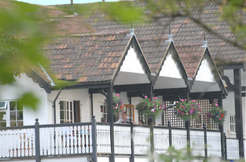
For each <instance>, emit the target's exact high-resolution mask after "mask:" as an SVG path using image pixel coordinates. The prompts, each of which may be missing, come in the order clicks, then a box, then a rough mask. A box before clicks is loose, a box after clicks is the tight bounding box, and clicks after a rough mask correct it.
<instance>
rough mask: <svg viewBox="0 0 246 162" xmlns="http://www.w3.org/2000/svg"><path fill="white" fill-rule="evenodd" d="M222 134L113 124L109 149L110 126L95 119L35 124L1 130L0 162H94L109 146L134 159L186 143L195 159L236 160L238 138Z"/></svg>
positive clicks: (180, 147) (179, 146) (104, 153)
mask: <svg viewBox="0 0 246 162" xmlns="http://www.w3.org/2000/svg"><path fill="white" fill-rule="evenodd" d="M187 130H189V133H187ZM151 131H153V139H152V140H153V141H151V138H150V134H151ZM222 134H223V131H208V130H206V128H205V127H204V129H203V130H202V129H200V130H196V129H183V128H182V129H179V128H172V127H171V126H170V125H169V127H159V126H158V127H155V126H138V125H133V124H131V125H123V124H117V125H116V124H115V125H114V133H113V137H114V139H113V140H114V145H113V146H112V145H111V141H112V139H110V137H111V136H110V125H108V124H101V123H96V122H95V119H94V118H93V120H92V122H91V123H75V124H56V125H54V124H50V125H39V124H38V122H36V124H35V125H34V126H25V127H21V128H6V129H1V130H0V160H6V159H10V160H11V159H19V158H22V159H23V158H33V159H36V161H37V162H39V161H40V159H41V158H43V157H54V156H59V157H61V156H68V155H70V156H72V155H90V156H91V157H92V159H93V158H94V160H93V161H95V162H96V160H95V159H96V156H97V155H111V147H114V152H115V155H126V156H129V157H131V158H134V156H138V155H141V156H142V155H144V156H146V155H147V154H148V152H149V151H151V149H150V148H153V151H154V152H155V153H166V152H167V149H168V147H169V146H174V147H175V148H176V149H183V148H186V147H187V144H188V143H189V144H190V147H191V150H192V154H193V155H195V156H199V157H205V158H206V157H207V156H217V157H222V158H224V159H239V146H238V145H239V144H238V139H232V138H226V137H225V136H224V134H223V135H222ZM187 135H189V136H190V137H189V138H187ZM187 139H190V141H187ZM221 142H223V144H222V143H221ZM222 146H224V147H222Z"/></svg>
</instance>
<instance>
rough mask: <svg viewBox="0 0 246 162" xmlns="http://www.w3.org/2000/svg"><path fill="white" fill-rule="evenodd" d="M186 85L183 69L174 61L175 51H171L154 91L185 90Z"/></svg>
mask: <svg viewBox="0 0 246 162" xmlns="http://www.w3.org/2000/svg"><path fill="white" fill-rule="evenodd" d="M185 87H186V84H185V81H184V79H183V77H182V74H181V67H179V66H178V64H177V62H176V61H175V59H174V54H173V51H171V50H169V53H168V54H167V56H166V59H165V61H164V63H163V65H162V68H161V71H160V74H159V77H158V79H157V81H156V83H155V85H154V89H170V88H185Z"/></svg>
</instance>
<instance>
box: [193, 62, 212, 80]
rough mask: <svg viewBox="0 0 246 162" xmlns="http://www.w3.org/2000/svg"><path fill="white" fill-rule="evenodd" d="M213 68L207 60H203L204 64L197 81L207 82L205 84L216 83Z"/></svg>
mask: <svg viewBox="0 0 246 162" xmlns="http://www.w3.org/2000/svg"><path fill="white" fill-rule="evenodd" d="M211 67H212V66H211V65H210V63H209V61H208V59H207V58H204V59H203V60H202V63H201V65H200V67H199V70H198V72H197V75H196V78H195V80H196V81H205V82H216V80H215V77H214V74H213V72H212V68H211Z"/></svg>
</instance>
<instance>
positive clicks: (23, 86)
mask: <svg viewBox="0 0 246 162" xmlns="http://www.w3.org/2000/svg"><path fill="white" fill-rule="evenodd" d="M24 92H32V93H33V94H34V95H35V96H36V97H37V98H39V99H40V103H39V105H38V107H37V109H36V110H32V109H31V108H28V107H24V109H23V122H24V125H33V124H34V121H35V118H39V122H40V124H49V123H51V119H52V114H51V111H50V110H51V103H50V102H49V101H48V95H47V93H46V91H45V90H44V89H43V88H40V86H39V84H38V83H36V82H34V81H33V80H32V78H30V77H28V76H27V75H25V74H22V75H20V76H18V77H16V82H15V83H14V84H13V85H6V86H0V100H2V101H5V100H16V99H18V98H19V97H20V96H21V95H22V94H23V93H24Z"/></svg>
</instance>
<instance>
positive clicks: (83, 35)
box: [70, 30, 130, 37]
mask: <svg viewBox="0 0 246 162" xmlns="http://www.w3.org/2000/svg"><path fill="white" fill-rule="evenodd" d="M128 33H130V30H122V31H113V32H107V33H105V32H98V33H85V34H72V35H70V36H71V37H89V36H109V35H118V34H128Z"/></svg>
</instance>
